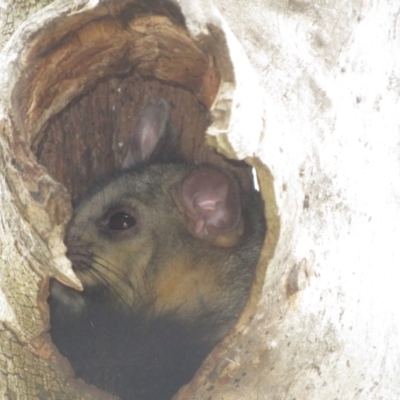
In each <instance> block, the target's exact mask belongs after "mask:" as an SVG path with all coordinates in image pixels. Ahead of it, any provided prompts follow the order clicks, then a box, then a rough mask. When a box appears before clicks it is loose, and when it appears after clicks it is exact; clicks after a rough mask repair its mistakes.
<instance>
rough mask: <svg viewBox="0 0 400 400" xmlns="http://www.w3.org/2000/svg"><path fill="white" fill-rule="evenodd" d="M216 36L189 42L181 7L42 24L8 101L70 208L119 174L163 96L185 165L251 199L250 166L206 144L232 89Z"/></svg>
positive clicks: (138, 6) (138, 5)
mask: <svg viewBox="0 0 400 400" xmlns="http://www.w3.org/2000/svg"><path fill="white" fill-rule="evenodd" d="M214 33H215V35H214V36H212V35H211V36H210V37H207V38H202V39H201V40H199V41H197V42H195V41H193V39H192V38H191V37H190V35H189V33H188V31H187V30H186V28H185V25H184V18H183V16H182V15H181V13H180V11H179V9H178V8H177V7H176V6H175V5H174V4H173V3H169V2H162V1H160V2H158V1H135V2H132V1H121V2H115V3H110V4H109V5H108V6H107V7H106V6H104V5H98V6H96V7H94V8H93V9H92V10H87V11H82V12H80V13H77V14H70V15H68V16H67V17H64V18H63V20H62V21H61V19H59V20H57V21H53V22H52V23H49V24H48V25H47V26H46V28H44V29H43V30H42V31H40V32H39V33H38V34H37V36H36V37H35V38H34V39H33V41H32V43H33V45H32V46H31V47H30V49H29V52H28V54H27V56H26V60H27V65H28V67H29V68H26V71H25V73H24V74H23V75H22V78H21V79H20V81H19V82H18V84H17V85H16V89H15V91H14V93H13V99H14V102H15V104H18V109H19V114H18V115H16V116H15V121H14V122H15V123H16V125H17V127H18V132H19V134H21V135H23V136H27V137H28V138H29V140H28V142H29V144H30V149H31V150H32V152H33V154H34V155H35V156H36V158H37V161H38V163H39V164H41V165H43V166H44V167H45V168H46V169H47V171H48V173H49V174H50V176H51V177H52V178H54V179H55V180H56V181H58V182H60V183H62V184H63V185H64V186H65V187H66V188H67V190H68V191H69V193H70V195H71V199H72V200H76V199H79V198H80V197H82V196H83V195H84V194H85V192H86V191H87V190H88V189H90V187H91V186H93V184H94V183H95V182H97V181H98V180H99V179H101V178H102V177H105V176H108V175H110V174H112V173H113V172H114V171H116V170H118V169H119V168H120V165H121V162H122V159H123V157H124V155H125V154H126V151H127V143H128V140H129V134H130V132H131V130H132V127H133V126H134V124H135V122H136V121H137V119H138V116H139V113H140V111H141V110H142V109H143V107H144V106H145V105H146V104H147V103H148V101H149V100H151V99H153V98H158V97H162V98H165V99H166V100H167V101H168V103H169V104H170V107H171V122H172V125H173V126H174V127H175V129H176V131H177V132H178V134H179V136H180V148H181V151H182V153H183V155H184V156H185V159H186V160H187V161H189V162H195V163H202V162H209V163H212V164H215V165H218V166H220V167H222V168H224V169H226V170H228V171H231V172H232V173H233V174H234V175H235V176H237V177H238V179H239V180H240V182H241V185H242V187H243V188H244V190H247V191H251V190H252V188H253V187H254V186H253V179H254V177H253V171H252V168H251V167H250V166H249V165H248V164H246V163H244V162H241V161H237V160H229V159H227V158H225V157H224V156H222V155H221V154H219V153H217V151H216V150H215V148H214V147H211V146H209V145H208V144H207V140H206V137H205V132H206V130H207V127H208V126H209V125H210V124H211V122H212V121H211V120H210V114H209V109H210V107H211V106H212V104H213V102H214V100H215V99H216V96H217V94H218V90H219V85H220V82H221V79H228V80H232V81H233V78H232V76H233V73H232V66H231V64H230V60H229V58H228V57H227V56H226V54H228V52H227V51H226V49H225V51H221V48H222V47H224V46H225V45H224V43H223V41H221V40H220V39H221V38H220V36H219V33H218V32H217V30H215V31H214ZM256 167H257V166H256ZM258 167H259V168H260V170H261V169H262V166H260V165H258ZM263 174H264V175H263ZM261 175H263V176H264V177H266V176H267V175H268V173H266V174H265V173H264V172H263V171H261ZM261 180H262V181H263V182H264V183H265V182H267V183H266V185H270V184H271V181H272V178H271V177H270V176H269V175H268V177H266V178H265V179H264V180H263V178H262V179H261ZM268 222H269V221H268ZM270 241H273V240H272V239H271V240H270ZM269 252H270V253H271V252H272V250H269ZM264 270H265V269H263V271H262V272H261V273H260V275H262V274H263V272H264ZM258 284H260V282H259V283H258Z"/></svg>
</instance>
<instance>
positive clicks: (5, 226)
mask: <svg viewBox="0 0 400 400" xmlns="http://www.w3.org/2000/svg"><path fill="white" fill-rule="evenodd" d="M67 3H69V2H63V1H57V2H55V3H52V4H51V5H50V6H49V7H47V8H46V9H43V10H41V11H39V12H38V13H37V14H35V15H34V16H33V17H31V19H30V20H29V21H27V22H26V23H24V24H21V21H22V20H24V19H25V15H27V14H24V13H23V12H20V11H19V10H20V8H19V6H18V7H17V4H15V5H10V4H7V6H6V8H5V10H6V11H7V12H6V13H3V14H1V17H0V22H1V23H2V25H1V26H0V27H1V31H2V32H4V33H5V35H4V36H2V39H3V38H6V37H7V40H8V43H7V44H6V46H5V47H4V48H3V51H2V53H0V63H1V65H2V66H3V70H2V71H1V72H0V93H1V96H0V116H1V117H0V129H1V131H0V132H1V135H0V170H1V171H2V173H1V175H0V193H1V196H0V202H1V204H0V207H1V210H2V212H1V215H0V221H1V223H0V237H1V242H0V254H1V257H0V264H1V265H0V274H1V277H0V282H1V283H0V289H1V290H0V296H1V299H0V300H1V307H0V320H1V327H2V328H1V329H2V330H1V340H0V354H1V355H0V391H2V392H0V393H1V395H3V397H4V398H23V396H26V397H27V398H29V399H31V398H32V399H35V398H37V399H43V398H57V399H61V398H68V399H70V398H96V399H100V398H101V396H102V395H101V394H100V393H98V392H96V393H95V392H94V390H95V389H90V388H87V387H86V386H85V385H83V384H82V383H80V382H78V381H76V380H74V379H73V378H72V373H71V371H70V369H69V367H68V365H67V364H66V363H65V362H63V361H62V360H61V359H60V358H59V357H58V356H57V353H56V352H55V351H54V349H53V348H52V344H51V342H50V341H49V338H48V336H47V334H46V333H45V332H46V329H47V328H48V326H47V318H48V316H47V308H46V296H47V284H48V277H49V276H56V277H58V278H59V279H60V280H63V281H64V282H66V283H68V284H70V285H72V286H74V285H75V286H76V287H78V286H79V282H77V281H76V279H75V278H74V276H73V275H72V274H71V271H70V270H69V264H68V261H67V260H66V259H65V258H64V256H63V253H64V246H63V244H62V234H63V230H64V226H65V224H66V222H67V220H68V218H69V215H70V212H71V210H70V197H69V193H68V192H67V191H66V189H65V187H67V188H68V189H69V190H70V192H72V193H75V192H74V190H75V189H74V188H75V187H76V186H74V184H73V183H71V182H70V181H68V176H71V171H69V172H68V171H67V169H65V170H63V171H64V172H63V171H61V172H57V171H56V170H55V171H53V172H52V174H53V177H50V175H49V174H48V171H47V170H46V169H45V168H44V167H42V166H41V165H40V164H38V163H37V159H36V158H35V156H34V154H33V152H35V154H36V155H37V156H38V159H39V160H40V158H41V155H43V154H44V153H43V152H46V151H47V150H48V149H49V148H50V147H49V146H50V144H51V141H52V140H53V141H56V139H54V138H57V137H58V136H53V139H50V140H49V141H47V142H46V140H45V137H46V135H48V138H51V137H52V136H51V131H52V130H53V132H56V131H57V129H56V128H57V126H65V125H57V124H61V123H62V120H63V119H64V120H65V121H71V120H69V119H68V118H70V117H71V115H72V114H73V113H71V114H68V107H69V108H70V109H72V105H70V106H68V107H67V108H65V107H66V106H67V105H68V104H70V102H71V100H73V99H77V96H79V95H84V94H87V93H88V91H89V89H91V90H97V89H96V88H95V86H96V82H97V80H98V79H99V78H103V77H105V76H106V75H107V74H109V73H113V72H119V73H122V72H124V73H125V72H126V71H125V69H124V68H125V67H126V64H124V63H123V61H124V60H125V61H126V59H124V58H120V59H119V60H120V61H121V63H119V64H118V63H117V64H112V62H111V61H110V60H114V59H116V57H115V56H116V55H117V54H119V53H118V49H117V47H116V46H122V48H123V46H126V50H127V57H128V59H129V60H130V61H132V60H137V59H136V58H135V57H137V56H138V53H135V52H129V51H128V49H131V45H132V42H130V40H131V39H132V37H131V36H129V37H127V36H123V35H124V33H121V32H119V31H118V29H120V26H118V24H117V26H110V24H108V25H107V26H106V27H105V26H104V25H102V26H101V27H100V25H97V27H96V28H95V29H89V30H88V29H87V28H88V22H89V21H92V20H93V16H95V17H96V18H95V20H100V21H101V20H102V21H103V22H107V21H106V20H105V19H104V16H105V15H106V14H107V13H109V12H111V13H114V14H113V15H118V10H119V9H120V8H119V7H122V6H123V4H125V3H128V2H125V1H123V2H118V6H117V5H116V3H112V2H107V3H106V2H100V3H99V5H94V4H93V2H92V4H89V3H90V2H87V3H86V2H85V1H83V0H81V1H76V2H75V3H74V5H73V6H71V5H68V4H67ZM134 3H137V2H134ZM178 3H179V5H180V6H181V9H182V12H183V15H184V17H185V18H186V24H187V27H188V29H189V31H190V32H191V35H192V38H194V43H195V47H198V48H199V49H200V53H204V54H205V56H204V59H201V58H200V59H198V60H200V61H199V62H195V63H193V66H194V70H195V71H194V73H193V74H189V75H186V74H183V75H179V74H176V75H174V74H170V72H171V68H168V67H167V68H161V70H160V69H157V68H153V69H152V74H156V75H157V74H159V75H157V76H158V78H161V79H164V78H165V77H166V76H165V75H164V73H165V72H166V71H167V73H168V74H170V75H168V77H167V79H166V80H167V81H170V82H172V81H174V79H175V84H176V83H177V82H178V83H179V85H180V84H182V86H185V87H186V88H187V89H188V91H189V92H190V93H191V94H190V95H191V96H192V98H194V99H195V100H196V101H200V102H202V103H203V104H205V105H206V106H207V107H210V108H211V110H210V112H211V125H210V126H209V128H208V134H209V137H208V141H209V142H210V143H212V144H214V145H215V146H216V147H217V148H218V150H219V151H220V152H222V153H223V154H225V155H227V156H229V157H232V158H239V159H246V161H247V162H248V163H250V164H251V165H253V166H254V167H255V168H256V169H257V172H258V177H259V181H260V187H261V191H262V193H263V196H264V199H265V202H266V215H267V218H268V222H269V228H270V230H269V234H268V236H267V238H266V243H265V248H264V253H263V257H262V260H261V263H260V268H259V273H258V276H257V282H256V283H255V286H254V291H253V296H252V299H251V302H250V304H249V307H248V309H247V310H246V312H245V313H244V315H243V317H242V319H241V321H240V322H239V324H238V326H237V329H236V330H235V332H233V333H232V335H231V336H229V337H228V338H226V340H225V341H224V343H223V345H222V346H220V347H218V348H217V349H216V350H215V351H214V352H213V353H212V354H211V355H210V357H209V358H208V359H207V361H206V362H205V364H204V367H203V368H202V369H201V370H200V371H199V372H198V374H197V376H196V377H195V379H194V380H193V381H192V382H191V383H190V384H189V385H187V386H186V387H185V388H183V389H182V390H181V392H180V393H179V394H178V395H177V397H176V399H181V400H182V399H192V398H193V399H198V400H200V399H210V398H212V399H225V400H226V399H243V398H246V399H261V398H266V399H293V398H307V399H321V398H324V399H336V398H338V399H396V398H399V397H400V384H399V383H398V376H399V372H400V371H399V369H400V367H399V363H398V360H399V359H400V354H399V353H400V348H399V345H398V337H399V333H400V332H399V331H400V319H399V317H398V315H399V313H398V312H397V304H399V300H400V299H399V298H398V297H399V294H398V293H399V291H398V289H397V280H398V277H399V274H398V265H399V261H400V252H399V250H398V249H397V247H396V245H397V243H396V242H395V238H397V237H399V233H400V232H399V228H398V224H397V221H398V219H399V212H400V203H399V198H400V193H399V187H400V185H399V183H400V182H399V178H398V171H399V168H400V166H399V162H400V158H399V150H400V148H399V146H400V145H399V139H398V130H399V126H400V116H399V115H400V114H399V113H398V112H397V111H398V108H399V87H400V85H399V82H400V73H399V71H400V53H399V51H398V49H399V42H400V39H399V33H398V31H399V24H400V20H399V12H398V6H397V5H396V3H395V2H391V1H389V0H386V1H383V0H382V1H378V0H376V1H370V2H365V1H361V0H360V1H359V0H352V1H344V0H343V1H322V0H321V1H316V2H308V1H296V2H293V1H288V2H276V1H273V0H271V1H269V0H267V1H265V0H257V1H256V0H252V1H245V0H239V1H235V2H231V1H226V0H213V1H212V2H209V1H201V0H198V1H196V2H194V1H189V0H179V1H178ZM21 4H22V3H21ZM105 4H107V6H105ZM10 8H13V10H14V15H13V19H11V17H10V15H11V14H10V13H9V12H8V11H9V10H10ZM21 9H22V8H21ZM35 10H36V9H35ZM110 10H111V11H110ZM151 11H152V12H153V13H155V14H156V15H157V18H156V21H160V18H166V19H165V20H164V21H166V23H167V25H163V28H160V29H164V28H166V27H168V26H169V25H168V21H175V22H176V21H177V20H179V18H180V17H179V15H178V16H177V15H176V14H172V15H171V14H168V12H167V11H168V10H167V11H165V10H160V9H157V10H151ZM32 12H33V11H32ZM60 16H61V17H62V18H63V23H60V19H58V18H59V17H60ZM102 18H103V19H102ZM55 20H57V21H58V23H57V24H55V23H54V21H55ZM4 21H6V22H7V24H8V25H5V24H4ZM10 21H15V22H11V23H10ZM152 21H155V20H154V19H152ZM17 26H19V30H18V32H17V34H16V35H15V36H14V37H12V38H11V39H9V34H10V32H12V31H15V29H16V27H17ZM154 26H155V24H154V25H153V27H154ZM135 27H136V28H137V32H140V29H139V25H135ZM83 28H86V30H84V29H83ZM113 29H114V31H113ZM179 29H180V28H179ZM179 29H178V30H179ZM63 30H64V33H65V34H66V33H69V32H71V31H72V32H74V33H76V36H71V35H69V36H65V37H66V38H67V40H60V41H58V42H57V40H55V38H57V35H59V36H58V37H59V38H60V39H61V38H63V37H64V36H63ZM167 31H168V34H170V33H171V30H169V29H167ZM49 32H51V34H49ZM77 32H78V33H77ZM110 32H116V34H117V35H121V37H122V36H123V37H124V40H125V42H124V41H123V40H118V41H115V43H114V42H112V43H111V42H110V41H109V42H107V43H108V45H107V46H105V50H104V53H102V57H99V60H98V61H96V60H95V58H93V57H92V58H91V62H90V63H88V64H87V65H86V67H87V68H86V69H85V68H84V65H83V64H82V65H81V62H82V60H84V61H88V60H89V58H88V57H89V56H88V57H86V58H79V57H78V56H79V55H80V56H82V55H83V53H81V52H80V50H79V48H80V47H79V46H80V45H81V44H82V43H84V41H85V40H86V39H87V40H89V41H90V43H92V41H93V38H96V37H97V36H98V35H103V36H102V41H103V42H106V41H107V40H112V35H110ZM118 32H119V33H118ZM158 32H161V31H160V30H159V31H158ZM179 32H181V31H179ZM154 35H155V36H157V33H155V34H154ZM154 35H152V36H151V40H156V42H157V45H158V44H159V43H160V42H159V41H157V39H154V38H155V36H154ZM166 35H167V33H166V31H162V33H161V35H160V38H165V37H166ZM182 35H183V36H184V37H186V36H185V35H186V33H184V32H183V31H182ZM77 38H78V39H79V40H78V41H77ZM210 38H212V39H210ZM52 40H55V41H54V42H53V43H52V42H51V41H52ZM149 40H150V39H149ZM35 41H36V42H35ZM184 42H185V43H187V45H188V48H190V49H192V50H193V51H194V52H196V54H197V50H196V49H195V48H193V47H192V44H191V42H190V41H188V42H186V39H184ZM28 43H29V48H28V47H26V45H27V44H28ZM35 43H36V47H35ZM55 43H58V44H57V45H56V46H54V44H55ZM77 43H78V45H77ZM110 43H111V44H110ZM68 46H71V47H68ZM74 46H75V47H74ZM43 48H47V49H48V50H49V51H48V52H44V53H43V52H42V53H41V52H40V51H38V50H39V49H43ZM57 52H58V53H57ZM52 55H54V58H53V59H52V60H53V61H54V62H55V61H57V57H58V56H59V55H63V56H67V55H68V57H66V58H64V59H63V60H67V61H70V62H71V63H72V64H71V66H73V65H75V66H80V67H82V69H81V70H79V69H78V70H77V71H75V68H74V69H73V71H75V72H76V74H75V75H74V77H73V78H74V79H73V80H71V81H68V79H69V78H70V76H68V75H64V76H62V75H57V73H54V71H51V69H46V68H47V67H46V65H47V64H46V63H45V62H44V61H47V62H48V60H49V59H50V58H48V57H51V56H52ZM75 56H77V57H76V58H74V57H75ZM142 56H143V54H141V55H139V59H140V60H143V58H142ZM35 57H36V58H35ZM41 57H42V59H41ZM150 57H151V56H150ZM45 58H46V60H45ZM60 59H62V58H58V60H60ZM104 59H106V60H108V61H107V62H104V63H102V60H104ZM210 60H211V61H210ZM41 62H42V67H40V63H41ZM74 62H75V64H73V63H74ZM135 62H136V61H135ZM214 62H215V63H216V65H217V71H216V69H215V68H214V67H215V64H213V63H214ZM152 65H153V66H154V64H152ZM163 65H164V66H165V65H171V64H168V63H167V64H163ZM35 66H36V67H37V69H35ZM51 66H52V64H49V68H51ZM94 66H96V67H98V69H96V71H95V72H92V74H91V75H90V73H89V76H90V79H88V78H87V76H88V69H90V68H89V67H94ZM199 66H200V69H199V70H198V69H197V68H198V67H199ZM28 67H29V68H28ZM142 70H143V71H146V70H148V65H146V64H145V63H144V64H143V68H142ZM38 71H39V72H41V75H40V74H38ZM143 71H142V72H143ZM196 71H197V72H196ZM96 74H97V75H96ZM160 74H161V75H160ZM188 77H191V78H190V79H188ZM193 77H194V78H193ZM39 78H40V79H39ZM43 78H44V79H43ZM52 79H53V80H52ZM62 82H64V83H65V86H62ZM71 82H72V83H71ZM58 84H60V85H61V86H59V88H64V89H63V90H60V91H58V90H49V89H53V88H54V87H55V86H57V85H58ZM97 88H98V87H97ZM98 90H101V89H98ZM157 91H159V89H157V90H155V92H157ZM105 93H107V92H105ZM48 94H49V96H48ZM174 95H175V94H171V96H174ZM102 98H104V97H102ZM93 99H94V98H92V100H93ZM214 99H215V101H214ZM142 100H143V101H144V99H142ZM82 101H84V100H82ZM77 104H78V102H77V100H75V105H77ZM77 107H78V109H79V106H78V105H77ZM76 110H77V109H75V112H76ZM59 112H61V113H60V114H59V117H57V116H56V114H57V113H59ZM63 113H64V114H63ZM193 115H194V114H193ZM57 118H59V119H58V120H57ZM132 118H134V116H133V117H132ZM175 118H176V120H177V121H179V120H180V118H181V117H180V116H179V115H176V117H175ZM108 121H109V120H108ZM52 123H53V125H52ZM68 123H69V122H68ZM200 124H204V126H206V125H207V121H206V120H202V122H200ZM46 126H47V128H46ZM182 127H183V128H182V129H183V131H184V132H185V128H184V123H183V122H182ZM46 129H47V130H46ZM185 135H186V134H185ZM185 135H184V136H185ZM185 137H186V140H187V143H190V137H191V136H190V135H189V134H188V135H187V136H185ZM196 140H197V139H196ZM113 143H115V142H113ZM56 148H57V143H56V145H55V146H54V147H52V148H51V151H47V154H48V155H47V156H45V157H44V158H45V159H47V160H51V159H52V158H51V157H50V156H49V154H52V157H53V160H54V159H56V158H57V156H55V155H54V154H59V153H55V151H56V150H54V149H56ZM199 148H203V149H204V147H201V146H200V147H199ZM46 149H47V150H46ZM60 149H61V152H62V146H58V150H57V151H59V152H60ZM45 150H46V151H45ZM192 150H193V147H191V146H190V145H187V151H188V153H190V152H191V151H192ZM32 151H33V152H32ZM41 151H42V153H41ZM119 151H121V148H118V146H116V147H115V151H113V156H114V157H115V160H113V162H112V163H111V164H112V165H110V166H109V168H110V169H112V168H113V167H114V165H113V163H114V162H117V161H118V157H120V154H119ZM201 151H202V150H201ZM201 151H199V152H200V153H201ZM204 151H205V152H206V153H207V151H208V150H204ZM52 152H53V153H52ZM211 153H212V152H211ZM211 153H207V154H211ZM192 157H195V156H194V155H193V154H192ZM204 157H205V158H207V157H208V155H205V156H204ZM212 157H214V156H212ZM96 162H97V161H96V160H94V161H93V163H96ZM43 164H45V161H43ZM266 166H267V167H268V169H267V168H266ZM48 167H49V170H50V169H51V168H50V167H51V162H50V164H49V165H48ZM107 168H108V167H107ZM66 171H67V172H66ZM72 174H73V173H72ZM54 177H56V178H57V179H58V180H59V181H60V182H62V183H63V184H64V185H65V186H62V185H61V184H59V183H58V182H57V181H56V180H55V179H53V178H54ZM272 177H273V178H272ZM93 178H94V177H93ZM243 180H244V181H246V172H245V173H244V175H243ZM69 182H70V183H69ZM80 185H81V186H82V184H80ZM78 186H79V185H78ZM79 190H80V189H76V193H78V192H79ZM275 196H276V200H275ZM278 209H279V211H278ZM278 214H279V218H278ZM278 236H279V241H278V244H277V247H276V249H275V244H276V242H277V240H278ZM272 256H273V257H272ZM271 257H272V260H271V261H270V262H269V264H268V269H267V272H266V273H265V270H266V267H267V262H268V260H269V259H270V258H271ZM66 382H67V383H66ZM85 396H86V397H85ZM104 396H105V397H104V398H107V397H106V396H107V395H104Z"/></svg>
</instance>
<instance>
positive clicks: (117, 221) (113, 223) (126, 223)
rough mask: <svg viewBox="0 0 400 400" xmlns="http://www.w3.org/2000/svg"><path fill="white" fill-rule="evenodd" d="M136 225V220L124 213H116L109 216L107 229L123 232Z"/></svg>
mask: <svg viewBox="0 0 400 400" xmlns="http://www.w3.org/2000/svg"><path fill="white" fill-rule="evenodd" d="M135 225H136V218H135V217H133V216H132V215H130V214H128V213H127V212H125V211H117V212H115V213H114V214H111V215H110V216H109V219H108V222H107V225H106V226H107V228H108V229H111V230H113V231H125V230H127V229H130V228H132V227H134V226H135Z"/></svg>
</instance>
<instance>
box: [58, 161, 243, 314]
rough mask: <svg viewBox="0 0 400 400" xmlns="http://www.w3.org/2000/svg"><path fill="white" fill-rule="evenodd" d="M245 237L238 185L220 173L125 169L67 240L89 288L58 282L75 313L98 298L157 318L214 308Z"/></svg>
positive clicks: (78, 217)
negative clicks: (78, 289) (229, 264)
mask: <svg viewBox="0 0 400 400" xmlns="http://www.w3.org/2000/svg"><path fill="white" fill-rule="evenodd" d="M242 233H243V220H242V213H241V207H240V194H239V189H238V185H237V183H236V182H235V181H234V180H233V179H232V178H231V177H229V176H228V175H227V174H225V173H224V172H222V171H221V170H219V169H217V168H215V167H210V166H202V167H193V166H188V165H182V164H160V165H150V166H146V167H143V168H138V169H137V170H134V171H129V172H124V173H122V174H121V175H120V176H119V177H118V178H116V179H114V180H112V181H111V182H110V183H109V184H107V185H106V186H104V187H102V188H101V189H98V190H97V191H96V192H95V193H94V194H92V195H91V196H89V197H87V198H86V199H85V200H84V201H83V202H82V203H81V204H80V205H79V207H78V208H77V209H76V212H75V215H74V217H73V219H72V221H71V223H70V225H69V228H68V231H67V235H66V240H65V242H66V245H67V248H68V252H67V256H68V257H69V258H70V259H71V261H72V262H73V269H74V271H75V272H76V274H77V276H78V277H79V278H80V280H81V281H82V284H83V286H84V289H85V290H84V292H83V293H81V294H80V293H78V292H75V291H72V289H67V288H61V287H60V286H59V285H57V284H56V286H57V289H56V290H55V292H56V296H58V298H62V299H63V301H64V302H66V303H68V302H69V303H70V304H71V307H72V308H74V309H79V308H80V307H83V306H84V305H85V302H86V299H87V296H89V295H91V294H93V293H97V294H102V295H103V298H105V299H107V300H106V301H107V302H108V303H109V304H110V303H111V304H114V305H115V306H120V307H127V308H129V309H131V310H132V309H134V310H141V309H147V310H148V311H150V310H151V312H155V313H161V312H169V311H174V312H178V313H180V314H182V315H185V314H187V313H189V314H192V315H193V313H194V314H196V312H197V310H199V309H202V310H204V308H213V307H214V308H215V304H218V299H219V298H220V297H221V292H223V289H222V287H223V286H224V283H225V282H227V279H225V277H224V273H225V272H226V271H225V269H224V264H226V263H227V261H228V259H229V258H230V257H231V253H230V251H229V249H230V248H231V247H233V246H235V245H236V244H237V242H238V241H239V239H240V237H241V235H242ZM59 292H61V294H60V293H59Z"/></svg>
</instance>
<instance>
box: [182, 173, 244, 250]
mask: <svg viewBox="0 0 400 400" xmlns="http://www.w3.org/2000/svg"><path fill="white" fill-rule="evenodd" d="M180 197H181V202H182V204H183V207H184V210H185V214H186V217H187V220H188V223H189V228H190V231H191V232H192V234H193V235H194V236H196V237H198V238H200V239H204V240H207V241H210V242H212V243H213V244H215V245H217V246H221V247H231V246H234V245H235V244H236V243H237V241H238V240H239V238H240V236H241V235H242V233H243V219H242V212H241V204H240V192H239V186H238V184H237V183H236V182H235V181H234V180H233V179H232V178H231V177H230V176H228V175H227V174H226V173H225V172H223V171H221V170H220V169H217V168H213V167H209V166H202V167H199V168H196V169H194V170H193V171H191V172H190V173H189V174H188V175H187V176H186V177H185V179H184V180H183V182H182V186H181V191H180Z"/></svg>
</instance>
